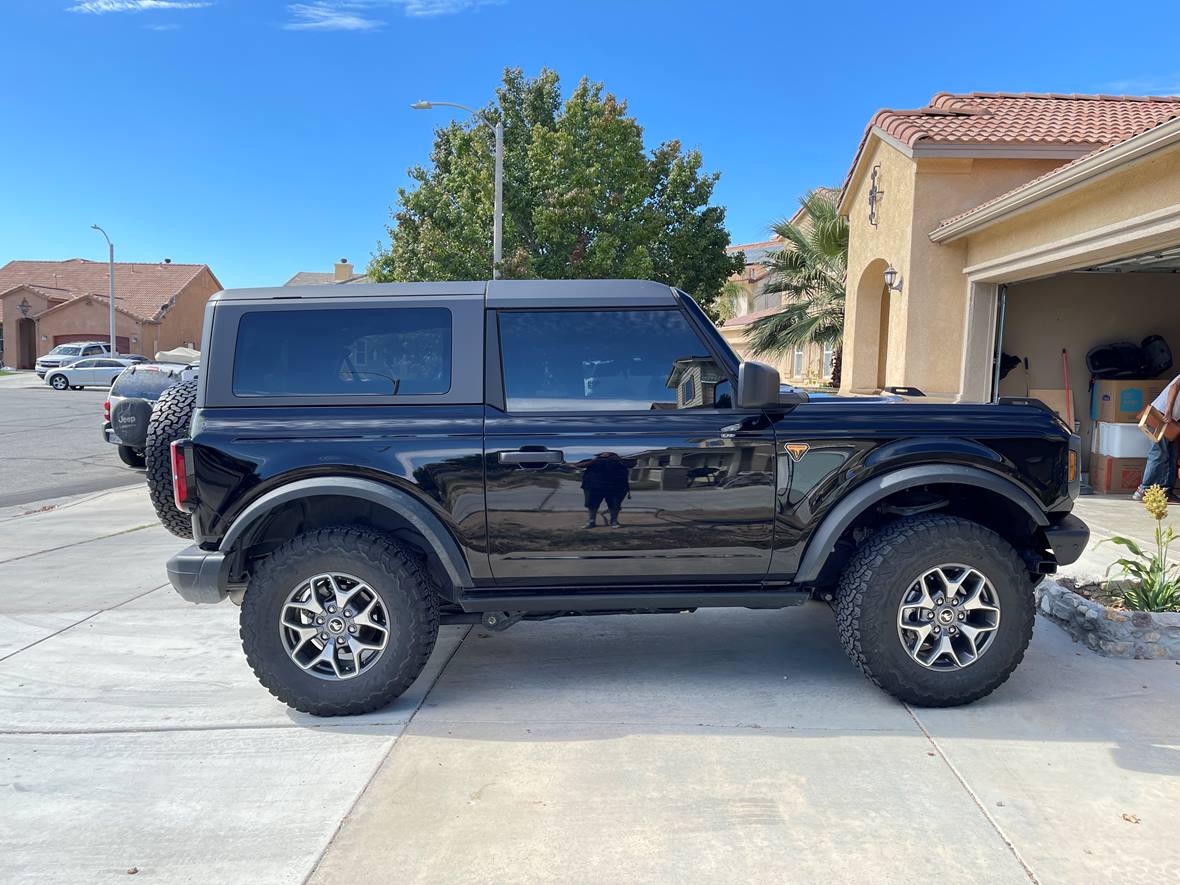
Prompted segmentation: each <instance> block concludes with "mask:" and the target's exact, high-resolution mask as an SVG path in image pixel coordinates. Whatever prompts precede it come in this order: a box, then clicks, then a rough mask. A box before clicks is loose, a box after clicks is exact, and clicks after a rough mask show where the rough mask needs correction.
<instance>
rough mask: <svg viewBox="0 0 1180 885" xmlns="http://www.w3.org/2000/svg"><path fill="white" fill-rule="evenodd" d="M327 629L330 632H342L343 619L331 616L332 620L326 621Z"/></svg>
mask: <svg viewBox="0 0 1180 885" xmlns="http://www.w3.org/2000/svg"><path fill="white" fill-rule="evenodd" d="M328 630H329V632H331V633H343V632H344V621H343V620H341V619H340V618H332V620H330V621H328Z"/></svg>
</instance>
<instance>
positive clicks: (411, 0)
mask: <svg viewBox="0 0 1180 885" xmlns="http://www.w3.org/2000/svg"><path fill="white" fill-rule="evenodd" d="M500 2H502V0H313V2H310V3H292V4H290V5H288V6H287V12H288V13H290V15H291V19H290V20H289V21H287V22H285V23H284V24H283V26H282V27H283V28H285V29H286V30H288V31H368V30H372V29H374V28H380V27H383V26H384V25H385V20H384V19H381V18H377V17H375V16H376V15H377V14H378V10H380V9H400V10H401V11H402V14H403V15H405V16H407V17H409V18H435V17H438V16H443V15H457V14H459V13H461V12H467V11H468V10H471V9H476V8H478V7H480V6H489V5H493V4H498V3H500Z"/></svg>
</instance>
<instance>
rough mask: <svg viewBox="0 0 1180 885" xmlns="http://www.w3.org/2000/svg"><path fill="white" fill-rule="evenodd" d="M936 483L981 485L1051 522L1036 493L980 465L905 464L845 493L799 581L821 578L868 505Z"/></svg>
mask: <svg viewBox="0 0 1180 885" xmlns="http://www.w3.org/2000/svg"><path fill="white" fill-rule="evenodd" d="M935 483H938V484H942V485H946V484H954V485H967V486H978V487H980V488H984V489H987V490H988V491H991V492H995V493H997V494H1000V495H1003V496H1004V497H1005V498H1007V499H1008V500H1009V501H1011V502H1012V503H1013V504H1015V505H1016V506H1017V507H1019V508H1020V509H1021V510H1023V511H1024V512H1025V513H1026V514H1028V517H1029V519H1031V520H1032V521H1033V523H1034V524H1035V525H1038V526H1041V527H1044V526H1047V525H1048V524H1049V518H1048V516H1046V515H1045V512H1044V510H1043V509H1042V507H1041V506H1040V504H1038V503H1037V500H1036V499H1035V498H1034V497H1033V496H1032V495H1030V494H1029V493H1028V492H1027V491H1025V490H1024V489H1023V488H1021V487H1020V486H1018V485H1017V484H1016V483H1014V482H1013V481H1012V480H1010V479H1006V478H1004V477H1002V476H998V475H996V474H994V473H990V472H988V471H986V470H983V469H981V468H979V467H967V466H963V465H957V464H918V465H914V466H912V467H901V468H898V469H897V470H891V471H890V472H889V473H885V474H882V475H880V476H875V477H873V478H872V479H868V480H865V481H864V482H863V483H861V484H860V485H858V486H857V487H856V488H854V489H853V490H852V491H851V492H849V493H848V494H847V495H845V496H844V498H843V500H841V501H840V503H838V504H837V505H836V506H835V507H833V508H832V509H831V510H830V511H829V512H828V515H827V516H825V517H824V520H823V522H821V523H820V524H819V527H818V528H817V529H816V530H815V532H814V533H812V536H811V539H810V540H809V541H808V542H807V549H806V550H805V551H804V553H803V559H802V560H801V561H800V562H799V569H798V571H797V572H796V574H795V582H796V583H799V584H807V583H813V582H814V581H817V580H818V579H819V576H820V572H821V571H822V569H823V567H824V563H826V562H827V560H828V556H829V555H831V553H832V551H833V550H834V549H835V547H836V542H837V541H839V540H840V537H841V536H842V535H843V534H844V532H845V531H846V530H847V529H848V527H849V526H851V525H852V523H853V522H854V521H855V520H856V518H857V517H858V516H860V515H861V514H862V513H864V512H865V511H866V510H867V509H868V508H870V507H872V506H873V505H874V504H876V503H877V502H878V501H881V500H884V499H885V498H887V497H889V496H890V495H892V494H895V493H897V492H901V491H904V490H905V489H909V488H914V487H915V486H923V485H932V484H935Z"/></svg>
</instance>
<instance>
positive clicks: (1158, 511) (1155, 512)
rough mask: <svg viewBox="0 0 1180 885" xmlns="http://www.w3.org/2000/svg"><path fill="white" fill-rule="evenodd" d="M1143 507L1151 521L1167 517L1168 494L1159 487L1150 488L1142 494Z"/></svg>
mask: <svg viewBox="0 0 1180 885" xmlns="http://www.w3.org/2000/svg"><path fill="white" fill-rule="evenodd" d="M1143 507H1144V509H1146V510H1147V512H1148V513H1150V514H1151V516H1152V518H1153V519H1163V518H1164V517H1165V516H1167V515H1168V494H1167V492H1165V491H1164V490H1163V489H1162V488H1161V487H1160V486H1151V487H1150V488H1148V489H1147V490H1146V491H1145V492H1144V493H1143Z"/></svg>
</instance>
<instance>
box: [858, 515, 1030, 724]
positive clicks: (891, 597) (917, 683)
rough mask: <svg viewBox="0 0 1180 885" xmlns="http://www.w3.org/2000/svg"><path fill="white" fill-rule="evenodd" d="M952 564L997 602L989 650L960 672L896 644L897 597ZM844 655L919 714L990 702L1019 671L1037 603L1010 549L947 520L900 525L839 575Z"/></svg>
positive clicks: (882, 533) (874, 539) (974, 526)
mask: <svg viewBox="0 0 1180 885" xmlns="http://www.w3.org/2000/svg"><path fill="white" fill-rule="evenodd" d="M950 563H958V564H962V565H966V566H971V567H973V568H977V569H978V570H979V571H980V572H981V573H983V574H984V575H986V576H987V578H988V580H989V581H991V584H992V586H993V587H994V588H995V592H996V594H997V597H998V599H999V606H1000V612H1001V613H1000V622H999V626H998V628H997V629H996V633H995V635H994V637H993V638H992V640H991V645H990V647H989V648H988V649H987V651H986V652H985V653H984V654H981V655H980V656H979V658H978V659H977V660H976V661H974V662H972V663H971V664H970V665H968V666H966V667H963V668H962V669H959V670H951V671H945V670H931V669H928V668H926V667H923V666H922V665H921V664H919V663H917V662H916V661H914V660H913V659H912V658H911V657H910V656H909V654H908V653H907V652H906V650H905V648H904V646H903V645H902V642H901V639H900V638H899V637H898V628H897V612H898V606H899V605H900V603H901V599H902V596H903V595H904V594H905V593H906V591H907V590H908V588H909V587H910V585H911V584H912V583H913V582H914V581H915V580H916V579H917V578H918V577H919V576H920V575H921V574H922V573H923V572H925V571H926V570H927V569H930V568H934V567H935V566H939V565H945V564H950ZM835 610H836V626H837V629H838V630H839V634H840V642H841V643H842V644H843V646H844V651H845V652H846V653H847V654H848V657H849V658H850V659H851V660H852V662H853V663H854V664H856V666H857V667H858V668H859V669H860V671H861V672H862V673H864V674H865V675H866V676H867V677H869V679H871V680H872V681H873V682H875V683H876V684H877V685H878V686H880V687H881V688H883V689H884V690H885V691H887V692H889V693H890V694H892V695H893V696H894V697H896V698H898V699H900V700H902V701H905V702H906V703H909V704H914V705H915V706H921V707H954V706H958V705H960V704H968V703H971V702H972V701H976V700H978V699H979V698H982V697H984V696H985V695H988V694H991V692H993V691H994V690H995V689H996V688H998V687H999V686H1000V685H1002V684H1003V683H1004V681H1005V680H1007V679H1008V677H1009V676H1010V675H1012V671H1013V670H1015V669H1016V667H1017V665H1019V664H1020V661H1021V659H1022V658H1023V657H1024V651H1025V649H1026V648H1027V647H1028V644H1029V641H1030V640H1031V639H1032V631H1033V618H1034V616H1035V614H1036V603H1035V601H1034V598H1033V593H1032V588H1031V587H1029V579H1028V569H1027V568H1026V567H1025V565H1024V563H1023V562H1022V561H1021V560H1020V557H1018V556H1017V555H1016V551H1015V550H1013V549H1012V546H1011V545H1010V544H1009V543H1008V542H1007V541H1005V540H1004V539H1003V538H1001V537H1000V536H999V535H997V534H996V533H995V532H993V531H991V530H990V529H987V528H984V527H983V526H981V525H979V524H978V523H974V522H970V521H969V520H966V519H960V518H958V517H952V516H939V515H924V516H914V517H908V518H906V519H899V520H898V521H897V522H893V523H890V524H889V525H887V526H885V527H884V528H882V529H881V530H879V531H877V532H876V533H874V534H873V535H872V536H871V537H869V538H868V539H867V540H866V541H865V542H864V543H863V544H862V545H861V546H860V547H859V548H858V549H857V551H856V553H855V554H853V557H852V559H851V561H850V562H849V563H848V565H847V566H846V567H845V569H844V574H843V575H842V576H841V578H840V585H839V588H838V591H837V594H836V602H835Z"/></svg>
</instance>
